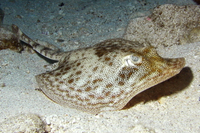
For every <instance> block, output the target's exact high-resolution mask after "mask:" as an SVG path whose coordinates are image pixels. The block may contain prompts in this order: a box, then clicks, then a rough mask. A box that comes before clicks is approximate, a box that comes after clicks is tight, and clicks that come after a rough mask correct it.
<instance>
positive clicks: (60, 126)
mask: <svg viewBox="0 0 200 133" xmlns="http://www.w3.org/2000/svg"><path fill="white" fill-rule="evenodd" d="M75 1H76V2H74V1H72V0H63V1H62V0H44V1H43V0H0V7H1V8H2V9H3V10H4V11H5V18H4V22H3V23H4V24H16V25H17V26H19V27H20V29H21V30H22V31H23V32H25V33H26V34H27V35H28V36H29V37H31V38H33V39H39V40H43V41H48V42H50V43H52V44H54V45H56V46H57V47H59V48H61V49H62V50H64V51H68V50H72V49H77V48H81V47H86V46H91V45H93V44H95V43H97V42H100V41H102V40H106V39H110V38H116V37H122V35H123V33H124V31H125V28H126V26H127V24H128V21H129V20H130V19H132V18H136V17H140V16H145V15H148V14H149V13H150V12H151V11H152V8H153V7H155V6H157V5H161V4H166V3H173V4H178V5H188V4H195V3H194V2H192V1H189V0H179V1H175V2H173V1H174V0H163V1H158V0H154V1H151V0H99V1H97V0H75ZM62 2H63V3H64V5H63V6H61V5H62V4H61V3H62ZM58 39H63V40H64V42H58V41H57V40H58ZM160 53H162V55H163V56H164V55H165V56H168V57H175V56H176V57H181V56H182V57H185V58H186V68H184V69H183V70H182V71H181V72H180V74H178V75H177V76H175V77H173V78H171V79H169V80H167V81H166V82H163V83H161V84H159V85H156V86H155V87H152V88H151V89H149V90H147V91H145V92H143V93H141V94H139V95H138V96H136V97H134V98H133V99H132V100H131V101H130V103H129V105H130V106H129V108H128V109H126V110H121V111H113V112H104V113H100V114H98V115H92V114H88V113H84V112H81V111H78V110H75V109H71V108H66V107H62V106H60V105H58V104H56V103H54V102H52V101H50V100H49V99H47V98H46V97H45V96H44V95H43V94H42V93H41V92H39V91H37V90H35V88H37V83H36V81H35V79H34V76H35V75H37V74H40V73H42V72H45V70H46V69H45V68H44V65H46V64H48V63H47V62H45V61H44V60H43V59H42V58H40V57H39V56H38V55H37V54H30V53H28V52H22V54H19V53H16V52H13V51H10V50H2V51H0V122H3V121H5V120H7V119H8V118H10V117H12V116H16V115H19V114H24V113H33V114H37V115H39V116H40V117H41V119H42V120H43V121H44V122H46V123H47V124H49V125H50V128H51V132H55V133H58V132H84V133H86V132H92V133H111V132H115V133H124V132H130V133H138V132H141V133H144V132H148V133H149V132H151V133H153V132H156V133H169V132H173V133H189V132H190V133H200V99H199V97H200V76H199V75H200V67H199V66H200V43H195V44H191V45H188V46H187V48H185V47H182V49H179V48H178V47H177V48H170V49H167V50H166V49H165V50H164V49H160ZM144 101H145V102H144ZM27 128H28V127H27Z"/></svg>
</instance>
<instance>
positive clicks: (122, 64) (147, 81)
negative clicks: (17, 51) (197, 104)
mask: <svg viewBox="0 0 200 133" xmlns="http://www.w3.org/2000/svg"><path fill="white" fill-rule="evenodd" d="M15 28H16V33H18V35H19V36H20V39H21V40H22V41H25V42H27V43H29V44H30V45H31V46H32V47H33V49H34V50H36V51H37V52H39V53H41V54H42V55H44V56H46V57H48V58H52V59H57V60H59V62H58V67H57V68H56V69H55V70H53V71H50V72H46V73H43V74H40V75H37V76H36V80H37V82H38V85H39V87H40V89H41V90H42V91H43V93H44V94H45V95H46V96H47V97H48V98H50V99H51V100H53V101H55V102H56V103H58V104H61V105H63V106H68V107H71V108H76V109H78V110H82V111H86V112H89V113H93V114H97V113H99V112H103V111H111V110H119V109H121V108H123V107H124V106H125V105H126V104H127V102H128V101H129V100H130V99H131V98H132V97H134V96H135V95H137V94H138V93H140V92H142V91H144V90H146V89H148V88H150V87H152V86H154V85H156V84H158V83H160V82H163V81H165V80H167V79H169V78H171V77H172V76H174V75H176V74H178V73H179V72H180V71H181V69H182V68H183V67H184V65H185V59H184V58H174V59H165V58H162V57H160V56H159V55H158V54H157V52H156V50H155V49H154V48H153V47H151V46H144V45H142V44H139V43H137V42H132V41H128V40H124V39H111V40H106V41H103V42H101V43H98V44H96V45H94V46H92V47H88V48H83V49H78V50H74V51H70V52H64V53H62V52H57V51H53V50H52V49H49V52H48V48H46V47H44V46H41V45H40V44H36V43H35V42H34V41H32V40H31V39H30V38H29V37H27V36H26V35H25V34H23V33H22V32H21V31H20V30H19V29H17V27H15Z"/></svg>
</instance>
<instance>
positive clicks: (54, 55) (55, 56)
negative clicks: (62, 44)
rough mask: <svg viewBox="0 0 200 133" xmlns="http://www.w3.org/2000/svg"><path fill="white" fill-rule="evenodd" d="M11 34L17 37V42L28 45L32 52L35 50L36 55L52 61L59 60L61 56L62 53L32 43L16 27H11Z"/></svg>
mask: <svg viewBox="0 0 200 133" xmlns="http://www.w3.org/2000/svg"><path fill="white" fill-rule="evenodd" d="M12 30H13V32H14V33H15V34H16V35H17V36H18V38H19V40H21V41H23V42H25V43H27V44H28V45H30V46H31V47H32V48H33V50H35V51H36V52H37V53H39V54H41V55H43V56H45V57H47V58H49V59H52V60H60V58H61V56H62V55H63V52H61V51H60V50H54V49H51V48H49V47H46V46H43V45H41V44H39V43H37V42H35V41H33V40H32V39H31V38H30V37H28V36H27V35H26V34H24V33H23V32H22V31H21V30H20V29H19V27H18V26H16V25H14V24H13V25H12Z"/></svg>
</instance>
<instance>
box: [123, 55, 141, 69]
mask: <svg viewBox="0 0 200 133" xmlns="http://www.w3.org/2000/svg"><path fill="white" fill-rule="evenodd" d="M124 63H125V65H126V66H132V67H137V66H138V65H140V64H141V63H142V57H141V56H139V55H134V54H133V55H128V56H126V57H124Z"/></svg>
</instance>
